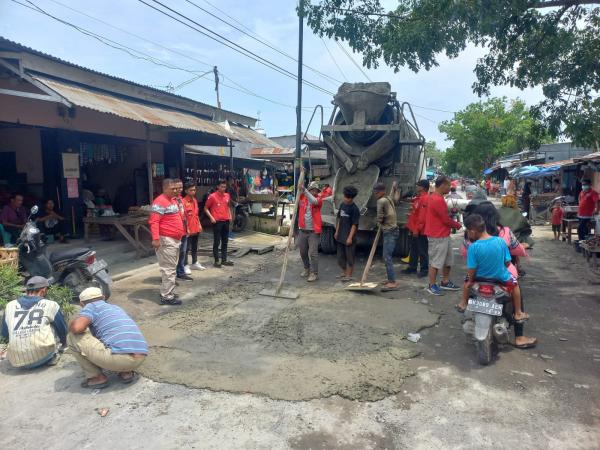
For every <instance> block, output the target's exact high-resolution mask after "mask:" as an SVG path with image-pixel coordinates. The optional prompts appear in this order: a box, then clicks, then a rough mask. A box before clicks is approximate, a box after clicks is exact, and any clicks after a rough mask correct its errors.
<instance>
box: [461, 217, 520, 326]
mask: <svg viewBox="0 0 600 450" xmlns="http://www.w3.org/2000/svg"><path fill="white" fill-rule="evenodd" d="M465 228H466V229H467V235H468V238H469V240H471V241H472V242H473V243H472V244H471V245H470V246H469V249H468V250H467V278H466V281H465V285H464V287H463V297H462V300H461V302H460V303H459V304H458V305H456V309H457V310H458V311H459V312H464V311H465V309H466V308H467V302H468V300H469V294H470V291H471V288H472V287H473V284H474V283H475V279H476V278H487V279H492V280H498V282H500V283H502V286H503V287H504V289H505V290H506V292H507V293H508V294H509V295H510V296H511V297H512V303H513V306H514V311H515V313H514V319H515V322H517V323H523V322H524V321H526V320H527V319H529V314H527V313H525V312H523V310H522V308H521V290H520V289H519V284H518V283H517V279H516V278H515V277H514V276H512V275H511V274H510V272H509V271H508V265H509V264H510V261H511V258H510V252H509V251H508V246H507V245H506V242H504V240H503V239H502V238H499V237H497V236H490V235H489V234H488V233H487V231H486V227H485V221H484V220H483V217H481V216H480V215H479V214H470V215H469V216H468V217H467V218H466V219H465Z"/></svg>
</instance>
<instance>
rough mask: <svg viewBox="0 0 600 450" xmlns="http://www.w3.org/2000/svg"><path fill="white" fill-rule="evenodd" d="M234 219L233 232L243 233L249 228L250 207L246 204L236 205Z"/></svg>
mask: <svg viewBox="0 0 600 450" xmlns="http://www.w3.org/2000/svg"><path fill="white" fill-rule="evenodd" d="M234 211H235V212H234V216H235V217H234V219H233V225H232V231H236V232H237V231H243V230H245V229H246V227H247V226H248V217H250V207H249V206H248V204H246V203H234Z"/></svg>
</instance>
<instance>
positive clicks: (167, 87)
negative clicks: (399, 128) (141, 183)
mask: <svg viewBox="0 0 600 450" xmlns="http://www.w3.org/2000/svg"><path fill="white" fill-rule="evenodd" d="M11 1H12V2H13V3H16V4H19V5H20V6H23V7H24V8H27V9H30V10H32V11H34V12H36V13H39V14H42V15H45V16H47V17H50V18H52V19H53V20H56V21H57V22H59V23H62V24H64V25H66V26H68V27H71V28H73V29H75V30H76V31H78V32H80V33H82V34H84V35H86V36H88V37H91V38H93V39H96V40H98V41H99V42H100V43H102V44H104V45H106V46H108V47H110V48H113V49H116V50H120V51H122V52H125V53H126V54H128V55H129V56H131V57H133V58H135V59H140V60H145V61H147V62H150V63H152V64H155V65H158V66H162V67H166V68H168V69H173V70H180V71H184V72H187V73H190V74H194V75H196V76H195V77H194V78H193V80H195V79H198V75H202V74H201V73H200V72H199V71H194V70H189V69H185V68H182V67H179V66H175V65H173V64H170V63H167V62H165V61H163V60H161V59H159V58H156V57H153V56H152V55H148V54H147V53H144V52H142V51H140V50H136V49H133V48H131V47H127V46H126V45H124V44H122V43H120V42H117V41H114V40H111V39H109V38H107V37H105V36H102V35H100V34H97V33H94V32H92V31H90V30H87V29H85V28H83V27H80V26H78V25H75V24H72V23H70V22H68V21H66V20H63V19H60V18H58V17H56V16H53V15H52V14H50V13H48V12H46V11H44V10H43V9H42V8H40V7H39V6H37V5H35V4H34V3H33V2H31V1H29V0H25V1H27V2H28V3H30V4H31V5H33V7H32V6H29V5H26V4H24V3H21V2H20V1H18V0H11ZM51 1H53V2H54V3H57V4H59V5H61V6H65V7H67V6H66V5H63V4H61V3H60V2H57V1H55V0H51ZM67 8H68V9H71V10H73V11H75V12H78V13H80V14H83V15H85V16H87V17H89V18H91V19H94V20H97V21H99V22H101V23H105V24H106V25H109V26H111V27H112V28H115V29H117V30H119V31H123V32H125V33H126V34H129V35H132V36H135V37H137V38H139V39H142V40H144V41H146V42H150V43H152V44H155V45H158V46H159V47H161V48H163V49H165V50H168V51H170V52H172V53H174V54H178V55H180V56H183V57H186V58H189V59H191V60H195V61H197V62H200V63H202V64H204V65H207V66H212V65H211V64H208V63H205V62H202V61H200V60H196V59H195V58H193V57H191V56H189V55H186V54H184V53H180V52H177V51H175V50H172V49H170V48H168V47H164V46H162V45H160V44H157V43H155V42H153V41H151V40H149V39H146V38H144V37H142V36H138V35H135V34H132V33H129V32H127V31H125V30H122V29H120V28H118V27H115V26H112V25H110V24H108V23H106V22H104V21H102V20H100V19H97V18H95V17H93V16H90V15H88V14H85V13H82V12H80V11H77V10H75V9H73V8H70V7H67ZM134 52H135V53H137V54H135V53H134ZM140 55H142V56H140ZM210 72H212V70H211V71H210ZM210 72H208V73H210ZM221 75H223V74H221ZM201 79H202V80H203V81H209V80H207V79H206V78H201ZM227 79H229V81H230V82H231V83H234V84H236V85H237V86H239V87H240V88H236V87H234V86H230V85H227V84H223V86H225V87H227V88H228V89H232V90H235V91H238V92H241V93H243V94H246V95H250V96H253V97H256V98H260V99H262V100H265V101H267V102H269V103H273V104H275V105H279V106H283V107H286V108H290V109H295V108H296V107H295V106H293V105H288V104H285V103H282V102H279V101H277V100H273V99H270V98H268V97H265V96H263V95H260V94H258V93H256V92H253V91H251V90H250V89H248V88H245V87H243V86H242V85H240V84H238V83H236V82H235V81H234V80H232V79H231V78H229V77H227ZM188 81H189V80H188ZM186 84H187V83H186ZM148 87H151V88H155V89H161V90H164V91H173V90H174V89H175V88H174V86H173V85H172V83H169V84H167V85H150V86H148ZM302 109H306V110H310V111H312V107H308V106H307V107H303V108H302Z"/></svg>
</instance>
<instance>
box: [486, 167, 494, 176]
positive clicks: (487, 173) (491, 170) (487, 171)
mask: <svg viewBox="0 0 600 450" xmlns="http://www.w3.org/2000/svg"><path fill="white" fill-rule="evenodd" d="M493 171H494V169H492V168H491V167H489V168H487V169H485V170H484V171H483V174H484V175H489V174H490V173H492V172H493Z"/></svg>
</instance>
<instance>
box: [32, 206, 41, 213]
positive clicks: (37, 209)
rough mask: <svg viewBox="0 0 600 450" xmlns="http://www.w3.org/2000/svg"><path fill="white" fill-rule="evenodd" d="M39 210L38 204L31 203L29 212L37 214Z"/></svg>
mask: <svg viewBox="0 0 600 450" xmlns="http://www.w3.org/2000/svg"><path fill="white" fill-rule="evenodd" d="M39 210H40V208H38V205H33V207H32V208H31V214H37V212H38V211H39Z"/></svg>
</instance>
